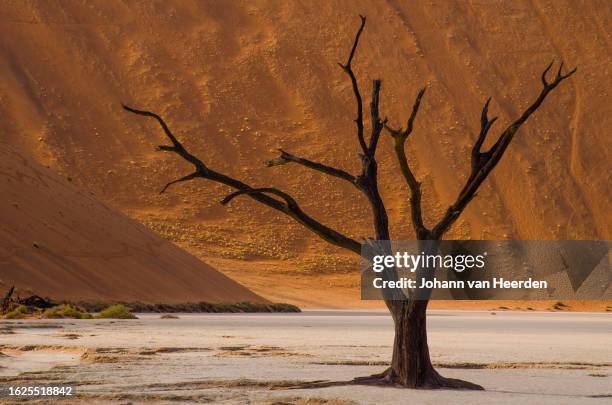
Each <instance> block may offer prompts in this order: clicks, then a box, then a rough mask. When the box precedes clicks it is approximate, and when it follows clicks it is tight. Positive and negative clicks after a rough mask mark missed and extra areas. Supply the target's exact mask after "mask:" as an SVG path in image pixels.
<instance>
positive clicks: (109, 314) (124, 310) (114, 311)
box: [96, 304, 136, 319]
mask: <svg viewBox="0 0 612 405" xmlns="http://www.w3.org/2000/svg"><path fill="white" fill-rule="evenodd" d="M96 318H108V319H136V316H134V314H133V313H131V312H130V310H129V309H128V307H126V306H125V305H123V304H113V305H110V306H108V307H106V308H104V309H103V310H102V311H100V313H99V314H98V315H96Z"/></svg>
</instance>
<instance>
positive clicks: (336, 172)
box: [266, 149, 357, 184]
mask: <svg viewBox="0 0 612 405" xmlns="http://www.w3.org/2000/svg"><path fill="white" fill-rule="evenodd" d="M279 151H280V156H279V157H277V158H275V159H270V160H266V166H268V167H272V166H280V165H284V164H287V163H291V162H293V163H297V164H299V165H302V166H304V167H307V168H309V169H313V170H316V171H319V172H321V173H325V174H328V175H330V176H333V177H338V178H340V179H343V180H346V181H348V182H350V183H352V184H356V180H357V179H356V178H355V176H353V175H352V174H350V173H349V172H346V171H344V170H342V169H336V168H335V167H331V166H328V165H324V164H322V163H318V162H314V161H312V160H308V159H304V158H301V157H299V156H295V155H292V154H291V153H287V152H285V151H284V150H282V149H279Z"/></svg>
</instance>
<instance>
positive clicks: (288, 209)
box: [123, 105, 361, 254]
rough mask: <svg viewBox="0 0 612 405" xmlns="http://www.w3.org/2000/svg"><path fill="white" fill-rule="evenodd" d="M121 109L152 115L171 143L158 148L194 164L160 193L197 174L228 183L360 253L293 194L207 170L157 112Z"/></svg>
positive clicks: (325, 237) (328, 240)
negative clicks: (305, 207)
mask: <svg viewBox="0 0 612 405" xmlns="http://www.w3.org/2000/svg"><path fill="white" fill-rule="evenodd" d="M123 108H124V109H125V110H126V111H129V112H131V113H134V114H138V115H142V116H145V117H152V118H155V119H156V120H157V122H158V123H159V125H160V126H161V127H162V129H163V130H164V133H165V134H166V136H167V137H168V139H170V142H171V143H172V146H168V145H162V146H160V147H159V148H158V149H159V150H162V151H166V152H174V153H176V154H178V155H179V156H181V157H182V158H183V159H185V160H186V161H188V162H190V163H191V164H193V165H194V167H195V171H194V172H193V173H191V174H188V175H187V176H184V177H182V178H180V179H178V180H174V181H171V182H170V183H168V184H166V186H165V187H164V188H163V190H162V192H163V191H165V190H166V189H167V188H168V187H169V186H170V185H172V184H174V183H178V182H182V181H189V180H192V179H194V178H198V177H202V178H204V179H208V180H212V181H214V182H217V183H221V184H225V185H227V186H230V187H232V188H234V189H236V190H238V191H239V193H238V194H236V193H235V194H236V195H240V194H246V195H248V196H249V197H251V198H252V199H254V200H255V201H258V202H260V203H262V204H264V205H267V206H268V207H270V208H273V209H275V210H277V211H280V212H282V213H284V214H286V215H288V216H290V217H291V218H293V219H295V220H296V221H297V222H299V223H300V224H302V225H304V226H305V227H306V228H307V229H309V230H310V231H312V232H314V233H315V234H317V235H318V236H319V237H321V238H322V239H324V240H325V241H327V242H329V243H331V244H334V245H336V246H339V247H342V248H345V249H348V250H350V251H352V252H354V253H356V254H361V245H360V243H359V242H357V241H356V240H354V239H352V238H349V237H348V236H345V235H343V234H341V233H340V232H338V231H336V230H334V229H332V228H330V227H328V226H326V225H323V224H322V223H320V222H319V221H317V220H315V219H314V218H312V217H311V216H309V215H308V214H306V213H305V212H304V211H303V210H302V209H301V208H300V207H299V206H298V204H297V202H295V200H294V199H293V198H292V197H290V196H289V195H288V194H287V193H284V192H282V191H280V190H276V189H271V188H268V189H255V188H253V187H251V186H249V185H248V184H246V183H243V182H242V181H240V180H237V179H234V178H233V177H230V176H227V175H225V174H223V173H219V172H216V171H214V170H212V169H210V168H209V167H207V166H206V165H205V164H204V162H203V161H202V160H200V159H199V158H198V157H196V156H195V155H193V154H191V153H190V152H189V151H187V149H185V147H184V146H183V145H182V144H181V143H180V142H179V141H178V139H177V138H176V136H174V134H173V133H172V131H170V128H169V127H168V125H167V124H166V122H165V121H164V120H163V119H162V118H161V117H160V116H159V115H157V114H155V113H152V112H149V111H143V110H137V109H134V108H131V107H128V106H125V105H124V106H123ZM258 190H260V191H258ZM271 190H274V191H271ZM266 193H272V194H275V195H278V196H281V197H282V198H283V200H284V201H279V200H277V199H276V198H273V197H270V196H269V195H267V194H266ZM228 197H229V196H228ZM232 198H233V197H231V198H229V200H228V201H227V202H229V201H230V200H231V199H232ZM226 199H227V197H226ZM290 200H291V201H292V203H289V201H290Z"/></svg>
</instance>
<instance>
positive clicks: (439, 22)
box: [0, 0, 612, 299]
mask: <svg viewBox="0 0 612 405" xmlns="http://www.w3.org/2000/svg"><path fill="white" fill-rule="evenodd" d="M358 13H361V14H364V15H366V16H367V17H368V22H367V25H366V29H365V31H364V34H363V36H362V41H361V43H360V47H359V49H358V51H357V54H356V56H355V60H354V69H355V72H356V74H357V76H358V80H359V83H360V85H361V88H362V94H363V96H364V100H365V103H364V107H365V111H366V112H367V111H368V105H369V97H370V86H371V81H372V79H375V78H380V79H382V80H383V82H382V95H381V110H382V114H383V115H384V116H387V117H388V118H389V122H390V123H391V124H392V125H393V126H395V127H397V126H400V125H403V126H405V124H406V119H407V116H408V114H409V110H410V108H411V106H412V101H413V100H414V97H415V95H416V93H417V92H418V90H419V88H421V87H423V86H428V90H427V93H426V94H425V97H424V99H423V103H422V106H421V109H420V112H419V115H418V117H417V119H416V122H415V130H414V133H413V134H412V135H411V137H410V139H409V140H408V142H407V148H408V154H409V160H410V164H411V165H412V167H413V168H414V171H415V174H416V176H417V177H418V179H419V180H420V181H422V183H423V186H422V190H423V206H424V207H423V211H424V216H425V222H426V224H427V225H428V226H432V225H433V224H434V223H435V221H436V220H438V219H439V218H440V217H441V216H442V215H443V213H444V212H445V210H446V209H447V207H448V206H449V204H451V203H452V202H453V201H454V198H455V197H456V195H457V193H458V191H459V190H460V189H461V187H462V185H463V182H464V181H465V178H466V176H467V174H468V172H469V167H470V158H469V152H470V148H471V146H472V145H473V143H474V141H475V139H476V137H477V134H478V130H479V117H480V111H481V108H482V105H483V103H484V101H485V100H486V99H487V98H488V97H489V96H492V97H493V100H492V102H491V107H490V113H491V116H499V120H498V121H497V122H496V123H495V126H494V127H493V129H492V130H491V133H490V136H489V137H490V138H491V139H489V140H488V142H492V141H494V140H495V138H496V136H497V135H499V133H501V131H502V130H503V129H504V128H506V127H507V126H508V125H509V124H510V123H511V122H512V121H513V120H514V119H516V118H517V117H518V116H520V114H521V112H522V111H523V109H524V108H525V107H526V106H527V105H529V103H531V102H532V101H533V100H534V99H535V97H536V96H537V94H538V93H539V91H540V86H541V83H540V74H541V73H542V71H543V70H544V68H545V67H546V65H548V63H549V62H550V61H551V60H552V59H553V58H556V60H557V61H559V60H560V59H563V60H564V61H565V62H566V66H571V67H573V66H575V65H577V66H578V72H577V74H576V75H574V76H573V77H572V78H571V79H570V80H568V81H567V82H564V83H563V84H562V85H561V86H560V87H559V88H558V89H557V90H555V91H554V92H553V93H552V94H551V95H550V96H549V97H548V99H547V100H546V101H545V103H544V104H543V106H542V107H541V108H540V109H539V110H538V111H537V112H536V113H535V114H534V115H533V116H532V117H531V118H530V119H529V121H528V122H527V123H526V124H525V125H524V126H523V127H522V128H521V130H520V131H519V132H518V134H517V136H516V137H515V139H514V141H513V143H512V145H511V146H510V149H509V150H508V152H507V154H506V155H505V156H504V158H503V160H502V161H501V162H500V164H499V166H498V167H497V168H496V170H495V172H494V173H493V175H492V176H491V177H490V178H489V179H488V180H487V181H486V183H485V184H484V185H483V187H482V189H481V190H480V192H479V194H478V196H477V197H476V198H475V199H474V201H473V202H472V203H471V204H470V206H469V207H468V209H467V210H466V211H465V212H464V214H463V215H462V217H461V218H460V219H459V220H458V221H457V223H456V224H455V225H454V227H453V228H452V230H451V232H450V233H449V234H448V235H447V237H448V238H449V239H463V238H472V239H492V240H495V239H561V240H563V239H610V237H611V233H610V231H611V229H612V227H611V226H610V225H611V223H612V220H611V217H610V202H611V200H612V189H611V186H610V174H609V173H610V172H611V171H612V167H611V165H610V162H612V156H611V153H612V152H611V151H612V147H611V146H612V145H611V138H610V129H611V128H612V125H611V120H612V103H611V99H610V86H609V84H610V83H611V79H612V78H611V77H610V75H611V73H612V62H611V58H610V54H611V51H612V50H611V44H612V38H611V31H610V29H609V28H606V27H610V26H612V7H610V2H609V1H607V0H588V1H575V0H541V1H528V0H516V1H514V0H512V1H510V0H506V1H504V0H499V1H479V0H465V1H433V0H432V1H399V0H387V1H361V0H358V1H353V0H346V1H326V0H325V1H324V0H320V1H307V2H294V1H260V0H258V1H248V2H247V1H245V2H238V1H199V0H182V1H163V2H162V1H130V2H119V1H111V2H107V1H65V2H25V1H24V2H20V1H14V2H2V3H1V4H0V60H1V61H2V63H0V77H1V80H0V101H1V102H0V114H1V115H2V117H3V119H2V120H0V134H1V135H0V136H1V137H2V139H3V140H6V141H7V142H9V143H10V144H12V145H14V147H15V148H16V149H17V150H18V151H20V152H21V153H23V155H24V156H28V157H32V158H33V159H34V160H36V161H39V162H41V163H43V164H46V165H49V166H51V167H52V168H53V169H54V170H56V171H58V172H60V173H62V174H63V175H65V176H70V177H72V178H73V179H74V182H75V183H76V184H78V185H79V186H81V187H83V188H84V189H86V190H89V191H93V192H95V193H96V196H97V197H98V198H99V199H100V200H101V201H104V202H105V203H107V204H109V205H110V206H112V207H114V208H116V209H118V210H120V211H122V212H124V213H126V214H127V215H129V216H131V217H132V218H135V219H137V220H139V221H140V222H142V223H144V224H145V225H146V226H148V227H149V228H151V229H153V230H155V231H156V232H158V233H159V234H161V235H163V236H164V237H166V238H168V239H170V240H172V241H174V242H175V243H177V244H179V245H180V246H181V247H184V248H185V249H187V250H189V251H190V252H192V253H194V254H196V255H198V256H199V257H201V258H204V259H205V260H206V261H207V262H208V263H211V264H213V265H214V266H215V267H216V268H218V269H220V270H222V271H224V272H229V273H227V274H231V275H232V277H235V278H236V279H237V280H240V281H242V282H245V283H247V282H248V283H249V284H248V285H249V287H250V288H255V291H257V292H260V293H266V294H272V293H274V294H276V293H278V292H279V291H280V289H279V288H278V285H276V284H275V283H274V282H270V278H274V277H277V278H276V279H275V280H277V281H278V280H280V279H281V278H283V277H286V276H288V275H290V277H289V278H283V280H285V281H282V283H284V284H283V285H287V286H288V288H291V285H294V282H300V283H302V284H304V285H309V286H312V288H313V289H317V288H319V287H320V288H323V287H325V288H327V287H329V286H331V285H332V284H333V288H336V289H337V288H339V287H342V288H344V287H346V288H349V289H353V290H352V291H354V288H355V287H356V286H357V285H358V284H357V283H358V278H357V276H356V275H353V276H352V277H351V276H347V277H345V276H341V277H339V279H338V280H333V281H329V280H325V281H322V282H321V283H319V284H317V282H316V280H317V279H319V276H322V275H325V274H326V275H330V274H332V275H336V274H340V275H342V274H344V275H346V273H349V272H354V270H355V269H356V267H357V266H356V265H357V260H358V259H357V258H355V257H353V256H351V255H350V254H348V253H346V252H343V251H341V250H339V249H336V248H334V247H329V246H328V245H326V244H325V243H324V242H322V241H320V240H319V239H318V238H317V237H316V236H313V235H312V234H311V233H309V232H307V231H304V230H303V229H302V228H301V227H300V225H298V224H296V223H295V222H293V221H292V220H290V219H288V218H286V217H283V216H282V215H281V214H278V213H276V212H273V211H272V210H270V209H267V208H265V207H262V206H260V205H258V204H256V203H254V202H253V201H251V200H250V199H249V198H248V197H241V198H237V199H236V200H235V201H232V203H231V204H229V205H228V206H227V207H222V206H221V205H219V203H218V202H219V200H220V199H221V198H222V197H223V196H224V195H226V194H227V193H229V192H230V191H231V190H229V189H228V188H227V187H222V186H219V185H214V184H211V183H207V182H205V181H201V180H198V181H193V182H190V183H181V184H178V185H175V186H173V187H172V188H171V189H170V190H169V191H168V192H167V193H165V194H163V195H159V194H158V191H159V190H160V189H161V187H162V186H163V184H165V183H166V182H168V181H170V180H173V179H176V178H178V177H181V176H183V175H185V174H187V173H189V171H190V169H191V168H190V167H189V166H188V165H187V164H186V163H185V162H183V161H181V160H180V159H177V157H176V156H173V155H170V154H164V153H155V152H154V147H155V146H156V145H159V144H161V143H164V142H166V140H165V139H164V138H163V134H162V132H161V130H160V128H159V127H158V126H157V124H156V123H155V122H153V121H151V120H149V119H147V118H144V117H138V116H134V115H131V114H128V113H126V112H125V111H123V110H122V109H121V103H122V102H123V103H126V104H128V105H131V106H133V107H135V108H141V109H149V110H152V111H155V112H158V113H160V114H162V115H163V116H164V117H165V118H166V120H167V122H168V123H169V125H170V126H171V127H172V128H173V129H174V131H175V133H176V135H177V136H178V137H179V138H180V139H181V140H182V141H183V142H184V144H185V145H186V146H187V147H188V148H190V149H191V150H192V151H193V152H194V153H196V154H197V155H198V156H201V157H202V159H203V160H204V161H205V162H206V163H207V164H209V165H210V166H211V167H212V168H214V169H217V170H220V171H224V172H226V173H228V174H230V175H233V176H236V177H238V178H240V179H241V180H244V181H246V182H249V183H250V184H252V185H253V186H258V187H262V186H264V187H265V186H275V187H278V188H280V189H282V190H285V191H288V192H290V193H291V194H292V195H293V196H294V197H295V198H296V199H297V201H298V202H299V203H300V204H301V205H302V207H303V209H304V210H305V211H306V212H308V213H310V214H312V215H313V216H314V217H315V218H317V219H319V220H321V221H322V222H324V223H325V224H327V225H329V226H331V227H333V228H335V229H338V230H340V231H342V232H344V233H346V234H348V235H350V236H351V237H354V238H357V239H361V238H364V237H371V236H372V235H373V230H372V225H371V217H370V212H369V206H368V202H367V201H366V200H365V198H364V197H363V196H362V195H360V194H359V193H358V192H356V191H355V189H354V188H353V187H352V186H351V185H350V184H345V183H346V182H343V181H342V180H339V179H334V178H329V177H325V176H324V175H322V174H320V173H316V172H313V171H311V170H308V169H305V168H302V167H297V166H296V165H292V164H288V165H284V166H279V167H273V168H266V167H264V165H263V161H264V160H266V159H271V158H274V157H276V156H277V151H276V149H277V148H283V149H285V150H287V151H289V152H291V153H294V154H296V155H300V156H303V157H307V158H310V159H313V160H316V161H320V162H323V163H326V164H331V165H334V166H337V167H340V168H342V169H344V170H347V171H350V172H352V173H357V171H358V169H359V158H358V157H357V153H356V152H357V150H358V144H357V139H356V136H355V128H354V122H353V119H354V118H355V104H354V99H353V95H352V90H351V85H350V82H349V80H348V78H347V77H346V75H345V74H344V73H343V72H342V69H340V68H339V67H338V65H337V62H340V61H343V62H344V61H346V57H347V56H348V52H349V50H350V46H351V44H352V40H353V38H354V34H355V31H356V29H357V27H358V25H359V18H358V16H357V14H358ZM366 125H368V123H367V122H366ZM366 132H367V130H366ZM380 143H381V144H380V148H379V151H378V152H377V156H378V159H379V173H380V183H381V184H380V189H381V193H382V194H383V198H384V199H385V202H386V204H387V209H388V212H389V218H390V222H391V224H392V229H391V231H392V237H393V238H395V239H412V238H414V233H413V230H412V227H411V225H410V219H409V212H410V207H409V199H408V193H407V186H406V184H405V183H404V182H403V181H402V179H401V176H400V174H399V171H398V165H397V162H396V160H395V158H394V155H393V148H392V142H391V141H390V138H389V137H388V136H384V137H383V138H382V139H381V142H380ZM486 147H487V144H485V148H486ZM238 268H240V269H243V270H240V271H237V270H236V269H238ZM313 275H314V278H313ZM300 277H307V278H308V280H306V278H304V279H302V280H301V281H300V280H298V278H300ZM287 280H288V281H287ZM279 282H280V281H279ZM310 290H311V289H310V288H308V289H305V290H303V291H297V292H296V293H295V294H293V293H287V291H283V293H287V296H288V298H291V299H293V296H294V295H298V296H301V297H308V296H309V294H311V292H310ZM330 292H331V291H330ZM330 292H324V293H323V294H325V295H327V296H328V297H333V296H334V293H333V292H332V293H331V294H330ZM354 297H355V299H357V298H358V297H357V294H356V293H354ZM343 299H344V298H343Z"/></svg>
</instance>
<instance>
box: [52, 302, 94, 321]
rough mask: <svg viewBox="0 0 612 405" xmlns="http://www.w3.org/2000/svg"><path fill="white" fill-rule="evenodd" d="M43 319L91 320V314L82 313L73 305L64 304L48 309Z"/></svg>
mask: <svg viewBox="0 0 612 405" xmlns="http://www.w3.org/2000/svg"><path fill="white" fill-rule="evenodd" d="M42 317H43V318H47V319H62V318H72V319H91V318H92V316H91V314H88V313H86V312H81V311H79V310H78V309H76V308H75V307H73V306H72V305H69V304H62V305H57V306H55V307H51V308H47V309H45V311H44V312H43V313H42Z"/></svg>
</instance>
